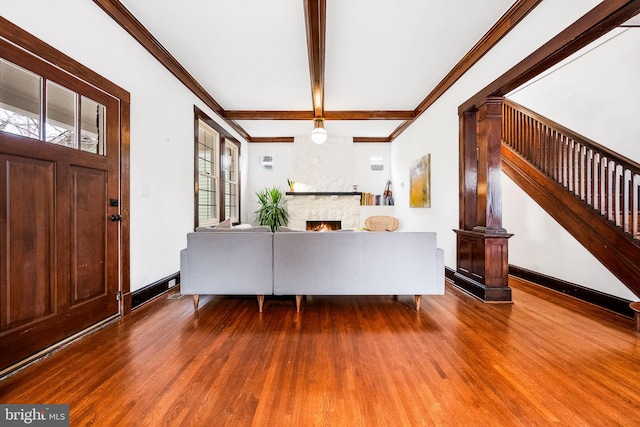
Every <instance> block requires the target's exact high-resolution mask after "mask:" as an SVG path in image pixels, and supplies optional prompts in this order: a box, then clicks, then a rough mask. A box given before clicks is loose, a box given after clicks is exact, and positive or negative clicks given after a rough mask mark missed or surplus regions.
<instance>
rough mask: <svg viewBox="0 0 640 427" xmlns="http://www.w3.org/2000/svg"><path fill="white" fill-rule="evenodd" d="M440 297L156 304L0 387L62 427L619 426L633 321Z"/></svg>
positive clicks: (631, 366)
mask: <svg viewBox="0 0 640 427" xmlns="http://www.w3.org/2000/svg"><path fill="white" fill-rule="evenodd" d="M512 286H513V300H514V304H508V305H503V304H483V303H481V302H479V301H477V300H475V299H473V298H471V297H470V296H468V295H466V294H464V293H462V292H461V291H459V290H457V289H455V288H453V287H452V286H450V285H449V284H447V289H446V294H445V295H444V296H426V297H423V298H422V308H421V311H420V312H416V311H415V310H414V299H413V297H412V296H401V297H400V298H399V300H398V301H394V300H393V298H391V297H377V296H376V297H373V296H372V297H366V296H365V297H362V296H358V297H308V298H307V300H306V301H305V302H304V304H303V305H302V309H301V311H300V313H296V312H295V307H294V301H293V298H291V299H283V298H282V299H281V298H269V297H267V298H266V299H265V305H264V312H263V313H258V308H257V303H256V300H255V298H249V297H246V298H244V297H241V298H231V297H208V298H202V299H201V303H200V312H199V314H198V315H197V316H196V315H194V314H193V304H192V300H191V298H190V297H183V298H180V299H177V300H171V299H164V300H162V301H159V302H158V303H154V304H153V305H151V306H149V307H145V308H141V309H139V310H136V311H135V312H134V313H133V314H132V315H130V316H128V317H127V318H125V319H124V320H120V321H117V322H116V323H114V324H112V325H110V326H107V327H105V328H103V329H101V330H99V331H97V332H95V333H93V334H91V335H89V336H87V337H85V338H83V339H81V340H79V341H77V342H75V343H73V344H71V345H70V346H68V347H66V348H64V349H62V350H60V351H58V352H56V353H55V354H53V355H52V356H50V357H48V358H47V359H45V360H43V361H41V362H39V363H37V364H35V365H33V366H31V367H28V368H26V369H24V370H23V371H21V372H19V373H17V374H15V375H13V376H10V377H9V378H7V379H5V380H4V381H1V382H0V402H1V403H68V404H70V407H71V425H72V426H87V425H95V426H116V425H118V426H119V425H122V426H178V425H180V426H183V425H192V426H204V425H216V426H220V425H233V426H245V425H246V426H249V425H254V426H313V425H316V426H325V425H333V426H343V425H344V426H378V425H380V426H384V425H389V426H414V425H415V426H419V425H429V426H433V425H442V426H449V425H452V426H518V425H520V426H546V425H550V424H555V425H566V426H569V425H570V426H604V425H606V426H615V425H619V426H629V425H634V424H635V422H636V421H637V420H638V419H639V418H640V335H638V334H637V333H636V332H635V330H634V323H633V320H631V319H627V318H624V317H621V316H618V315H615V314H612V313H609V312H606V311H603V310H601V309H599V308H596V307H593V306H590V305H588V304H584V303H581V302H579V301H577V300H574V299H571V298H569V297H566V296H564V295H562V294H559V293H555V292H552V291H548V290H545V289H542V288H538V287H536V286H532V285H530V284H527V283H526V282H521V281H518V280H516V279H512Z"/></svg>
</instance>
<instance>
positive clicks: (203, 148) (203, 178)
mask: <svg viewBox="0 0 640 427" xmlns="http://www.w3.org/2000/svg"><path fill="white" fill-rule="evenodd" d="M219 146H220V134H219V133H218V132H216V131H215V130H213V129H212V128H211V127H210V126H208V125H207V124H206V123H204V122H203V121H202V120H198V143H197V147H198V152H197V156H198V182H197V187H196V191H197V211H198V217H197V218H198V224H197V225H200V226H204V225H213V224H217V223H218V222H220V216H219V213H218V170H219V165H218V158H219V155H218V147H219Z"/></svg>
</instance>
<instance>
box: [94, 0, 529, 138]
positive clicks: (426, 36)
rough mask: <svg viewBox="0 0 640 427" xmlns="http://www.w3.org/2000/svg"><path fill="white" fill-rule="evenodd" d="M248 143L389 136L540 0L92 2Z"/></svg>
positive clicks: (136, 0)
mask: <svg viewBox="0 0 640 427" xmlns="http://www.w3.org/2000/svg"><path fill="white" fill-rule="evenodd" d="M94 1H95V2H96V3H97V4H99V5H100V6H101V7H102V8H103V9H104V10H105V11H106V12H107V13H108V14H109V15H110V16H111V17H112V18H113V19H114V20H115V21H117V22H118V23H119V24H120V25H122V26H123V27H124V28H125V29H126V30H127V31H128V32H129V33H130V34H131V35H132V36H133V37H134V38H136V39H137V40H138V41H139V42H140V43H141V44H142V45H143V46H144V47H145V48H146V49H147V50H148V51H149V52H151V53H152V54H153V55H154V56H155V57H156V58H157V59H158V60H159V61H160V62H162V63H163V64H164V65H165V66H166V67H167V68H168V69H169V70H170V71H171V72H172V73H173V74H174V75H176V77H178V78H179V79H180V80H182V81H183V83H184V84H185V85H186V86H187V87H188V88H189V89H190V90H191V91H192V92H194V93H195V94H196V95H197V96H199V97H200V98H201V99H202V100H203V102H205V104H207V105H208V106H209V107H210V108H212V109H213V110H214V111H215V112H216V114H218V115H219V116H220V117H222V118H223V119H224V120H225V121H226V122H228V123H229V124H230V125H231V126H232V127H233V128H234V129H235V130H236V131H237V132H238V133H239V134H240V135H241V136H242V137H243V138H245V139H246V140H247V141H249V142H292V141H293V137H295V136H301V135H304V136H306V135H309V134H310V132H311V130H312V129H313V119H314V118H315V117H318V118H323V119H325V128H326V130H327V132H328V134H329V136H330V137H331V136H348V137H354V141H356V142H391V141H393V139H394V138H395V137H397V136H398V135H399V134H400V133H401V132H402V131H403V130H404V129H406V128H407V127H408V126H409V125H410V124H411V123H412V121H413V120H415V119H416V118H417V117H418V116H419V115H420V114H421V113H422V112H424V111H425V110H426V109H427V108H428V107H429V105H431V104H432V103H433V102H434V101H435V100H436V99H437V98H438V97H439V96H440V95H441V94H442V93H443V92H444V91H446V89H447V88H448V87H450V86H451V85H452V84H453V83H454V82H455V81H456V80H457V79H458V78H459V77H460V76H462V75H463V74H464V72H465V71H466V70H467V69H468V68H470V67H471V66H472V65H473V64H474V63H475V62H477V61H478V60H479V59H480V58H481V57H482V56H483V55H484V54H485V53H486V52H487V51H488V50H489V49H490V48H491V47H492V46H493V45H494V44H495V43H497V41H499V40H500V39H501V38H502V37H503V36H504V35H505V34H507V33H508V32H509V31H510V30H511V29H512V28H513V27H514V26H515V25H517V23H518V22H520V20H521V19H522V18H524V17H525V16H526V15H527V14H528V13H529V12H530V11H531V10H533V8H535V7H536V6H537V5H538V3H540V1H541V0H518V1H513V0H482V1H469V0H429V1H425V0H329V1H327V0H269V1H265V0H241V1H229V0H181V1H175V0H155V1H142V0H121V1H118V0H94Z"/></svg>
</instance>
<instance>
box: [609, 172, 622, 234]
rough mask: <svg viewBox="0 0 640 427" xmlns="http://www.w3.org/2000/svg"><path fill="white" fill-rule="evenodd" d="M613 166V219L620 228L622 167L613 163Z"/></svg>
mask: <svg viewBox="0 0 640 427" xmlns="http://www.w3.org/2000/svg"><path fill="white" fill-rule="evenodd" d="M611 164H612V165H613V167H612V169H613V191H614V194H613V206H612V208H613V217H614V221H615V223H616V225H617V226H618V227H620V226H622V209H621V206H620V202H621V199H622V179H621V178H622V167H621V166H620V165H618V164H616V163H614V162H611Z"/></svg>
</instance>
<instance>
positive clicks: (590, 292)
mask: <svg viewBox="0 0 640 427" xmlns="http://www.w3.org/2000/svg"><path fill="white" fill-rule="evenodd" d="M509 275H511V276H514V277H517V278H519V279H523V280H526V281H528V282H531V283H534V284H536V285H538V286H542V287H545V288H547V289H551V290H554V291H557V292H561V293H563V294H565V295H569V296H571V297H573V298H577V299H579V300H580V301H584V302H588V303H589V304H593V305H596V306H598V307H600V308H603V309H605V310H609V311H612V312H614V313H617V314H620V315H622V316H625V317H628V318H630V319H633V314H634V313H633V310H632V309H631V308H630V307H629V304H630V303H631V301H630V300H626V299H624V298H620V297H616V296H614V295H609V294H605V293H604V292H600V291H596V290H594V289H590V288H586V287H584V286H580V285H578V284H575V283H571V282H567V281H565V280H561V279H557V278H555V277H552V276H547V275H545V274H542V273H538V272H535V271H532V270H527V269H526V268H522V267H518V266H516V265H511V264H510V265H509Z"/></svg>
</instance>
